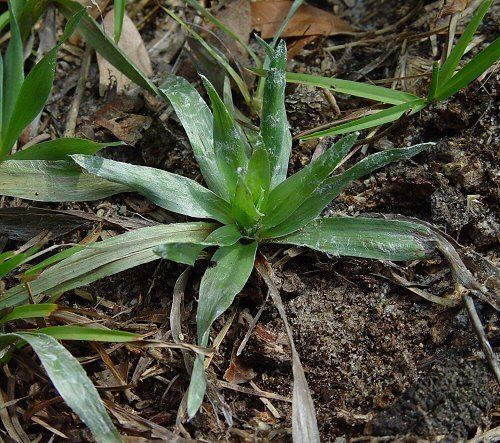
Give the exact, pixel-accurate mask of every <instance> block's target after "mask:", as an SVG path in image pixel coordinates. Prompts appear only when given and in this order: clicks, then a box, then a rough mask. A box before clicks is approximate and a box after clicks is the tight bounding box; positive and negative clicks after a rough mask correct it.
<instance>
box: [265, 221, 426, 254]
mask: <svg viewBox="0 0 500 443" xmlns="http://www.w3.org/2000/svg"><path fill="white" fill-rule="evenodd" d="M426 234H428V230H427V228H425V227H423V226H421V225H417V224H415V223H410V222H405V221H399V220H384V219H379V218H364V217H328V218H323V219H319V220H316V221H314V222H312V223H310V224H308V225H307V226H305V227H304V228H302V229H301V230H299V231H296V232H294V233H293V234H290V235H287V236H285V237H280V238H277V239H275V240H274V241H275V242H276V243H286V244H292V245H297V246H306V247H308V248H311V249H315V250H317V251H321V252H326V253H328V254H333V255H335V256H350V257H362V258H373V259H379V260H394V261H405V260H416V259H423V258H427V257H429V256H430V253H431V252H432V251H433V250H434V246H433V244H432V243H431V242H430V241H429V240H426V239H425V235H426Z"/></svg>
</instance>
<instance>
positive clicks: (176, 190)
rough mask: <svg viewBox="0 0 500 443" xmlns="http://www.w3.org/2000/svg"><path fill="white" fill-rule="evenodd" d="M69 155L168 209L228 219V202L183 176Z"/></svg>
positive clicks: (229, 220) (99, 158) (199, 215)
mask: <svg viewBox="0 0 500 443" xmlns="http://www.w3.org/2000/svg"><path fill="white" fill-rule="evenodd" d="M71 158H72V159H73V160H74V161H75V162H76V163H77V164H79V165H80V166H81V167H82V168H84V169H85V170H86V171H88V172H90V173H91V174H94V175H97V176H98V177H101V178H104V179H107V180H113V182H115V183H120V184H122V185H124V186H126V187H127V188H128V189H130V190H133V191H136V192H139V193H140V194H142V195H144V197H146V198H148V199H149V200H151V201H152V202H153V203H155V204H157V205H158V206H161V207H162V208H165V209H168V210H169V211H173V212H177V213H179V214H184V215H188V216H190V217H197V218H213V219H215V220H218V221H220V222H222V223H230V222H231V215H230V214H231V209H230V207H229V205H228V203H227V202H226V201H224V200H223V199H222V198H220V197H219V196H217V195H216V194H214V193H213V192H212V191H210V190H208V189H207V188H205V187H203V186H202V185H200V184H199V183H198V182H195V181H194V180H191V179H189V178H187V177H184V176H182V175H177V174H173V173H171V172H167V171H162V170H161V169H156V168H150V167H147V166H138V165H131V164H128V163H123V162H117V161H114V160H108V159H105V158H102V157H96V156H88V155H72V156H71Z"/></svg>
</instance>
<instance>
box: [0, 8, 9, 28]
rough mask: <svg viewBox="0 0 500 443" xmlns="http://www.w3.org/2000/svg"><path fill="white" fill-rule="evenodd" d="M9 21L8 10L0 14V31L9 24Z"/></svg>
mask: <svg viewBox="0 0 500 443" xmlns="http://www.w3.org/2000/svg"><path fill="white" fill-rule="evenodd" d="M9 22H10V12H9V11H5V12H4V13H2V14H1V15H0V32H2V31H3V29H4V28H5V27H6V26H7V25H8V24H9Z"/></svg>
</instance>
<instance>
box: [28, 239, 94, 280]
mask: <svg viewBox="0 0 500 443" xmlns="http://www.w3.org/2000/svg"><path fill="white" fill-rule="evenodd" d="M82 249H85V246H84V245H82V246H80V245H77V246H72V247H71V248H67V249H65V250H64V251H61V252H58V253H57V254H53V255H51V256H50V257H48V258H46V259H45V260H43V261H41V262H40V263H37V264H36V265H34V266H32V267H31V268H29V269H28V270H27V271H25V272H24V274H23V275H24V277H32V276H34V275H37V274H39V273H40V272H42V271H43V270H44V269H45V268H48V267H49V266H52V265H54V264H56V263H58V262H60V261H61V260H64V259H65V258H68V257H71V256H72V255H73V254H76V253H77V252H79V251H81V250H82Z"/></svg>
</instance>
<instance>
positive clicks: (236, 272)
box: [187, 242, 257, 417]
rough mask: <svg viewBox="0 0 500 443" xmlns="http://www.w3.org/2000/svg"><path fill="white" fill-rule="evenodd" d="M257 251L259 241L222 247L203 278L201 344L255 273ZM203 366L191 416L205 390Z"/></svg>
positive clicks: (193, 389) (192, 389) (195, 381)
mask: <svg viewBox="0 0 500 443" xmlns="http://www.w3.org/2000/svg"><path fill="white" fill-rule="evenodd" d="M256 252H257V243H256V242H253V243H250V244H246V245H243V244H241V243H235V244H234V245H232V246H225V247H222V248H221V249H219V251H218V262H217V264H216V265H215V266H214V267H212V268H209V269H207V271H206V272H205V275H204V276H203V278H202V280H201V285H200V295H199V299H198V311H197V313H196V322H197V324H198V344H199V345H201V346H207V344H208V339H209V334H210V327H211V326H212V323H213V322H214V321H215V320H216V319H217V318H218V317H219V316H220V315H221V314H222V313H223V312H225V311H226V310H227V309H228V308H229V306H231V304H232V303H233V300H234V298H235V297H236V295H237V294H238V293H239V292H240V291H241V290H242V289H243V287H244V286H245V283H246V282H247V280H248V278H249V277H250V274H251V273H252V269H253V262H254V260H255V253H256ZM200 360H202V359H200ZM203 370H204V369H203V361H201V364H200V362H198V363H197V364H195V367H194V368H193V375H192V378H191V384H190V386H189V393H188V401H187V410H188V414H189V416H190V417H193V416H194V415H195V414H196V412H197V411H198V409H199V408H200V405H201V402H202V400H203V395H204V394H205V387H206V386H205V384H204V383H203V382H202V379H204V375H202V374H200V372H202V371H203Z"/></svg>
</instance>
